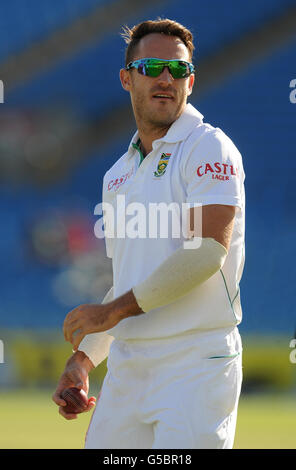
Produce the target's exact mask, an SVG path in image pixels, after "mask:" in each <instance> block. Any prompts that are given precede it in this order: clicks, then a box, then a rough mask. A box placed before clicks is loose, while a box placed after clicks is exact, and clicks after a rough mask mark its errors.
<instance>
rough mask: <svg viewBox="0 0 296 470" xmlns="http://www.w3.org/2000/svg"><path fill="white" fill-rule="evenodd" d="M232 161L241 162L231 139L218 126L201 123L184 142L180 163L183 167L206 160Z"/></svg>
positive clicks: (237, 163)
mask: <svg viewBox="0 0 296 470" xmlns="http://www.w3.org/2000/svg"><path fill="white" fill-rule="evenodd" d="M227 160H231V161H233V162H234V163H235V164H236V165H241V164H242V156H241V154H240V152H239V150H238V148H237V147H236V145H235V144H234V142H233V141H232V139H231V138H230V137H229V136H228V135H227V134H225V132H223V131H222V130H221V129H220V128H219V127H213V126H212V125H211V124H208V123H202V124H201V125H199V126H197V127H196V128H195V129H194V130H193V131H192V132H191V134H190V135H189V136H188V137H187V139H186V140H185V142H184V148H183V156H182V163H183V169H184V170H186V166H187V165H188V164H190V162H192V163H193V164H196V163H199V162H201V163H202V162H206V161H220V162H223V161H224V162H225V161H227Z"/></svg>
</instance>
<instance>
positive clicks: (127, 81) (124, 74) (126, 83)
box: [119, 69, 131, 91]
mask: <svg viewBox="0 0 296 470" xmlns="http://www.w3.org/2000/svg"><path fill="white" fill-rule="evenodd" d="M119 78H120V81H121V85H122V88H123V89H124V90H126V91H130V89H131V76H130V73H129V72H128V71H127V70H125V69H120V72H119Z"/></svg>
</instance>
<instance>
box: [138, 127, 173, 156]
mask: <svg viewBox="0 0 296 470" xmlns="http://www.w3.org/2000/svg"><path fill="white" fill-rule="evenodd" d="M170 127H171V125H169V126H165V127H157V128H154V129H149V130H148V129H145V128H144V126H138V133H139V138H140V141H141V151H142V153H143V155H144V156H146V155H148V153H150V152H151V151H152V143H153V142H154V140H157V139H160V138H161V137H163V136H164V135H166V133H167V131H168V130H169V128H170Z"/></svg>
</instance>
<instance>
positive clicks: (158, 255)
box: [103, 104, 245, 339]
mask: <svg viewBox="0 0 296 470" xmlns="http://www.w3.org/2000/svg"><path fill="white" fill-rule="evenodd" d="M138 140H139V136H138V132H136V133H135V135H134V136H133V138H132V141H131V143H130V145H129V148H128V151H127V152H126V153H125V154H124V155H123V156H122V157H121V158H120V159H119V160H118V161H117V162H116V163H115V164H114V165H113V166H112V167H111V168H110V169H109V170H108V171H107V173H106V174H105V176H104V183H103V202H104V203H108V204H110V205H111V206H110V207H112V208H113V209H114V215H115V219H116V217H118V223H117V226H116V222H115V226H116V228H117V229H118V230H119V232H117V234H119V235H120V236H117V237H116V231H115V233H114V235H115V237H114V238H113V237H112V236H109V235H110V233H111V232H110V231H109V234H108V233H106V238H105V240H106V251H107V255H108V256H109V257H111V258H112V265H113V278H114V279H113V287H114V297H115V298H116V297H118V296H120V295H122V294H124V293H125V292H127V291H129V290H130V289H131V288H132V287H133V286H135V285H137V284H138V283H140V282H142V281H143V280H144V279H145V278H147V277H148V276H149V275H150V274H151V273H152V272H153V271H154V270H155V269H156V268H157V267H158V266H159V265H160V264H161V263H162V262H163V261H164V260H166V259H167V258H168V257H169V256H170V255H171V254H172V253H173V252H174V251H175V250H176V249H178V248H179V247H180V246H181V244H182V243H183V241H184V237H183V236H182V234H181V236H179V237H176V233H173V232H172V230H170V229H169V230H168V233H167V234H165V233H164V232H162V233H161V232H160V229H158V231H156V232H155V227H154V231H153V227H152V228H151V227H150V234H152V235H153V236H149V227H148V225H149V221H150V219H149V217H148V215H147V214H149V211H148V208H149V204H151V203H156V204H159V203H165V204H170V203H172V202H174V203H177V204H175V207H176V205H178V207H180V208H181V207H182V203H183V204H184V203H190V204H191V205H193V203H199V204H203V205H207V204H226V205H231V206H236V208H237V209H236V217H235V224H234V229H233V235H232V240H231V245H230V249H229V252H228V255H227V257H226V261H225V264H224V265H223V268H222V269H221V270H220V271H218V272H217V273H215V274H214V275H213V276H212V277H211V278H210V279H208V280H207V281H206V282H204V283H203V284H201V285H198V286H196V287H195V288H194V289H193V290H192V291H191V292H189V293H188V294H187V295H185V296H184V297H182V298H180V299H178V300H177V301H175V302H173V303H170V304H169V305H166V306H163V307H160V308H156V309H154V310H151V311H150V312H147V313H144V314H141V315H138V316H134V317H129V318H126V319H124V320H122V321H120V322H119V323H118V324H117V325H116V326H115V327H114V328H112V329H110V330H109V331H108V333H109V334H110V335H112V336H114V337H115V338H118V339H133V338H134V339H139V338H161V337H167V336H172V335H176V334H180V333H182V332H185V331H189V330H208V329H215V328H224V327H228V326H232V325H233V326H235V325H237V324H238V323H240V321H241V318H242V310H241V304H240V294H239V282H240V279H241V275H242V271H243V266H244V232H245V219H244V212H245V194H244V178H245V174H244V170H243V164H242V158H241V155H240V153H239V151H238V150H237V148H236V147H235V145H234V144H233V142H232V141H231V140H230V139H229V138H228V137H227V136H226V135H225V134H224V132H223V131H222V130H221V129H219V128H214V127H212V126H211V125H210V124H207V123H204V122H203V116H202V115H201V114H200V113H199V112H198V111H197V110H196V109H195V108H194V107H193V106H192V105H190V104H187V105H186V108H185V110H184V112H183V114H182V115H181V116H180V118H179V119H177V120H176V121H175V122H174V123H173V124H172V126H171V127H170V129H169V130H168V132H167V134H166V135H165V136H164V137H162V138H160V139H158V140H155V141H154V142H153V149H152V151H151V152H150V153H149V154H148V155H147V156H146V157H145V158H144V159H143V160H142V158H141V155H140V152H139V150H138V149H137V148H136V144H137V142H138ZM141 160H142V161H141ZM140 162H141V164H140ZM118 196H121V197H119V198H118ZM123 196H124V197H123ZM139 203H140V204H139ZM145 208H146V209H147V210H146V212H145ZM124 210H125V212H126V215H125V216H124ZM180 214H181V211H180V213H178V211H177V210H176V209H175V217H177V218H178V217H181V215H180ZM144 219H146V227H145V223H144ZM154 220H155V219H154ZM175 220H176V219H175ZM137 222H138V224H137ZM180 224H181V222H180ZM159 226H160V223H159ZM139 227H141V228H139ZM110 228H112V223H111V220H110V216H109V215H106V217H105V229H107V231H108V229H109V230H110ZM125 232H126V233H128V234H129V235H130V234H131V236H124V235H125ZM111 235H112V233H111ZM145 235H146V236H145ZM155 235H156V237H155ZM166 235H167V236H166Z"/></svg>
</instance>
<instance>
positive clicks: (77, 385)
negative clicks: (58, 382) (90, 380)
mask: <svg viewBox="0 0 296 470" xmlns="http://www.w3.org/2000/svg"><path fill="white" fill-rule="evenodd" d="M75 387H77V388H79V389H80V388H82V387H83V382H82V380H81V379H78V380H77V381H76V382H75Z"/></svg>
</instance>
